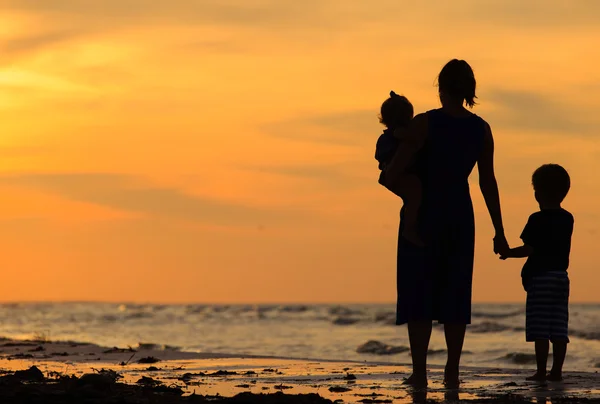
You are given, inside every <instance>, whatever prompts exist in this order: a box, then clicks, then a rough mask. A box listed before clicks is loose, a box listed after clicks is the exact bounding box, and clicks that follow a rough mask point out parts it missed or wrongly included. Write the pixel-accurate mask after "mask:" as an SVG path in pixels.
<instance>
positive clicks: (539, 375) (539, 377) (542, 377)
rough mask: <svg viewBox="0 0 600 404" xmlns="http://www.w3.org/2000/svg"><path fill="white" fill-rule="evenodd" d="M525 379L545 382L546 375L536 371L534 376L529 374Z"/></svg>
mask: <svg viewBox="0 0 600 404" xmlns="http://www.w3.org/2000/svg"><path fill="white" fill-rule="evenodd" d="M525 380H527V381H530V382H545V381H546V375H545V374H544V373H538V372H536V373H535V374H534V375H533V376H529V377H528V378H527V379H525Z"/></svg>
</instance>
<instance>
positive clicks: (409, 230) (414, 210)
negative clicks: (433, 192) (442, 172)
mask: <svg viewBox="0 0 600 404" xmlns="http://www.w3.org/2000/svg"><path fill="white" fill-rule="evenodd" d="M398 189H399V191H400V192H399V193H400V194H401V195H402V199H403V201H404V206H405V210H404V220H405V227H404V231H403V232H402V237H404V238H405V239H406V240H408V241H410V242H411V243H413V244H415V245H417V246H422V245H423V241H422V240H421V237H420V236H419V229H418V219H419V208H420V207H421V200H422V196H423V190H422V189H421V181H420V180H419V178H418V177H417V176H416V175H403V176H402V177H401V178H400V179H399V181H398Z"/></svg>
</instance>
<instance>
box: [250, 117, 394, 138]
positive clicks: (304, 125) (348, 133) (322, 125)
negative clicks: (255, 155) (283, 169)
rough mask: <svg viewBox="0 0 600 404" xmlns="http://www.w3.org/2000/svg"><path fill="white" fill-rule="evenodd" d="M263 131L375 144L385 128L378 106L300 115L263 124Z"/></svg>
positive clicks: (280, 134)
mask: <svg viewBox="0 0 600 404" xmlns="http://www.w3.org/2000/svg"><path fill="white" fill-rule="evenodd" d="M261 130H262V131H263V132H264V133H266V134H268V135H270V136H274V137H278V138H284V139H292V140H298V141H304V142H315V143H328V144H333V145H341V146H355V145H359V144H360V145H364V144H365V142H369V141H371V142H372V143H373V147H374V145H375V141H376V139H377V136H378V135H379V134H380V132H381V130H382V127H381V126H380V125H379V123H378V121H377V111H376V109H373V110H370V109H366V110H355V111H348V112H337V113H332V114H323V115H313V116H308V117H297V118H292V119H289V120H285V121H280V122H273V123H269V124H266V125H263V126H262V127H261Z"/></svg>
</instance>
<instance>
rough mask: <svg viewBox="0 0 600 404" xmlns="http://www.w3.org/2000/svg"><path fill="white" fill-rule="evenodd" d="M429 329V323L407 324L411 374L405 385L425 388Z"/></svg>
mask: <svg viewBox="0 0 600 404" xmlns="http://www.w3.org/2000/svg"><path fill="white" fill-rule="evenodd" d="M431 329H432V325H431V321H416V322H409V323H408V339H409V341H410V354H411V356H412V363H413V374H412V375H411V376H410V377H409V378H408V379H407V380H406V382H405V383H406V384H410V385H412V386H414V387H425V386H427V350H428V349H429V339H430V338H431Z"/></svg>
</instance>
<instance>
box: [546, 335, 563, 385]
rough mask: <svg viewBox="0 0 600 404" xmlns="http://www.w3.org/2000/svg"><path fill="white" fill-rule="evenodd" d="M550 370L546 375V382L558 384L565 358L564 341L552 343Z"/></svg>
mask: <svg viewBox="0 0 600 404" xmlns="http://www.w3.org/2000/svg"><path fill="white" fill-rule="evenodd" d="M552 356H554V359H553V360H552V369H551V370H550V374H549V375H548V380H551V381H554V382H558V381H561V380H562V368H563V364H564V363H565V357H566V356H567V342H566V341H552Z"/></svg>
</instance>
